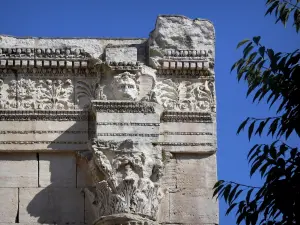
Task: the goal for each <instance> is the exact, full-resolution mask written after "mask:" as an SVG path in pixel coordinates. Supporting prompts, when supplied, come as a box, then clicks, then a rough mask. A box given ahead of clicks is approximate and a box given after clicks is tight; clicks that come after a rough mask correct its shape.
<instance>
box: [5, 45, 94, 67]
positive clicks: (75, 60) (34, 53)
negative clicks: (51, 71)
mask: <svg viewBox="0 0 300 225" xmlns="http://www.w3.org/2000/svg"><path fill="white" fill-rule="evenodd" d="M90 58H91V57H90V56H89V55H88V54H87V53H86V52H85V51H84V50H83V49H70V48H64V49H42V48H0V67H2V68H20V67H21V68H28V67H36V68H39V67H44V68H45V67H49V68H86V67H88V61H89V59H90Z"/></svg>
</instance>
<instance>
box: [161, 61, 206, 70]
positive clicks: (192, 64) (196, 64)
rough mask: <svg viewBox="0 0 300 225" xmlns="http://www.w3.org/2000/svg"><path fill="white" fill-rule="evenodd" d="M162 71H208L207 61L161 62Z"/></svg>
mask: <svg viewBox="0 0 300 225" xmlns="http://www.w3.org/2000/svg"><path fill="white" fill-rule="evenodd" d="M162 68H163V69H173V70H175V69H176V70H182V69H183V70H208V68H209V63H208V61H175V60H165V59H164V60H163V61H162Z"/></svg>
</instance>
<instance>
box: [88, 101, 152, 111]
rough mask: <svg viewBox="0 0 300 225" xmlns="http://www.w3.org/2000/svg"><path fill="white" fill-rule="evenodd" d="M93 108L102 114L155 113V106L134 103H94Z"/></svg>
mask: <svg viewBox="0 0 300 225" xmlns="http://www.w3.org/2000/svg"><path fill="white" fill-rule="evenodd" d="M92 108H93V109H94V111H96V112H102V113H155V109H154V106H152V105H149V104H146V103H144V102H134V101H109V102H108V101H97V100H95V101H92Z"/></svg>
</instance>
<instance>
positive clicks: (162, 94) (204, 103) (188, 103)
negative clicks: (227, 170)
mask: <svg viewBox="0 0 300 225" xmlns="http://www.w3.org/2000/svg"><path fill="white" fill-rule="evenodd" d="M211 84H212V83H210V82H209V81H208V80H206V81H204V82H199V81H198V82H192V81H180V80H174V79H164V80H161V81H158V82H157V85H156V87H155V89H154V92H155V93H156V99H157V102H158V103H159V104H161V105H162V106H163V107H164V108H165V109H166V110H175V111H199V112H210V111H212V110H213V106H214V94H213V91H212V87H211Z"/></svg>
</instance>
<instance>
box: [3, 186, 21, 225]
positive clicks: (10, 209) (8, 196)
mask: <svg viewBox="0 0 300 225" xmlns="http://www.w3.org/2000/svg"><path fill="white" fill-rule="evenodd" d="M0 199H1V207H0V208H1V210H0V218H1V224H2V223H14V222H15V221H16V217H17V215H18V188H0Z"/></svg>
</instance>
